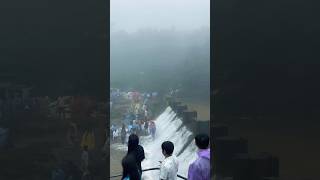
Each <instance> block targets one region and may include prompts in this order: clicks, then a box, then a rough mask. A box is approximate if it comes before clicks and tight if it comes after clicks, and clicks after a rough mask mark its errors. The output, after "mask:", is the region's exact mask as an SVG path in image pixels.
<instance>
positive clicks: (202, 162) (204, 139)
mask: <svg viewBox="0 0 320 180" xmlns="http://www.w3.org/2000/svg"><path fill="white" fill-rule="evenodd" d="M195 143H196V146H197V147H198V149H199V151H198V159H196V160H195V161H194V162H193V163H192V164H191V165H190V166H189V170H188V180H198V179H201V180H210V171H211V167H210V148H209V136H208V135H207V134H198V135H196V137H195Z"/></svg>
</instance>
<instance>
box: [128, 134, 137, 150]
mask: <svg viewBox="0 0 320 180" xmlns="http://www.w3.org/2000/svg"><path fill="white" fill-rule="evenodd" d="M138 145H139V137H138V136H137V135H135V134H131V135H130V136H129V140H128V154H129V153H131V152H132V151H134V150H135V149H137V147H138Z"/></svg>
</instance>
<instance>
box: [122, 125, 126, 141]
mask: <svg viewBox="0 0 320 180" xmlns="http://www.w3.org/2000/svg"><path fill="white" fill-rule="evenodd" d="M126 135H127V132H126V126H125V124H122V128H121V142H122V144H124V143H125V140H126Z"/></svg>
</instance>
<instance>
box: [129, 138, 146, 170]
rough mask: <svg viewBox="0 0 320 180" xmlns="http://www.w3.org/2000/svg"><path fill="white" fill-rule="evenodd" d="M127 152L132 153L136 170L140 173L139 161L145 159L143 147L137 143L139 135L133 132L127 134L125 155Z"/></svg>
mask: <svg viewBox="0 0 320 180" xmlns="http://www.w3.org/2000/svg"><path fill="white" fill-rule="evenodd" d="M128 154H132V155H133V156H134V157H135V160H136V164H137V167H138V170H139V172H140V174H141V173H142V168H141V162H142V161H143V160H144V159H145V155H144V149H143V147H142V146H140V145H139V137H138V136H137V135H135V134H131V135H130V136H129V141H128V153H127V155H128Z"/></svg>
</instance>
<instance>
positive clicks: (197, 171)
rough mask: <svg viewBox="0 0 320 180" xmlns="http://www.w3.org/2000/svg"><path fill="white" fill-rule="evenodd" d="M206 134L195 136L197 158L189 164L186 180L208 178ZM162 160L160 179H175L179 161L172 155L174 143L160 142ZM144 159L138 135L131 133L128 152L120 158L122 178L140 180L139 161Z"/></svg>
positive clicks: (207, 141)
mask: <svg viewBox="0 0 320 180" xmlns="http://www.w3.org/2000/svg"><path fill="white" fill-rule="evenodd" d="M209 141H210V140H209V136H208V135H207V134H198V135H196V136H195V144H196V146H197V147H198V158H197V159H196V160H195V161H194V162H192V163H191V164H190V165H189V170H188V180H209V179H210V172H211V166H210V146H209V143H210V142H209ZM161 149H162V154H163V156H164V160H163V161H160V163H161V165H160V174H159V179H160V180H176V179H177V173H178V169H179V162H178V159H177V157H176V156H174V155H173V152H174V144H173V143H172V142H171V141H165V142H163V143H162V144H161ZM144 159H145V155H144V149H143V147H142V146H141V145H139V137H138V136H137V135H136V134H131V135H130V136H129V140H128V152H127V154H126V156H125V157H124V158H123V159H122V168H123V174H122V178H121V179H122V180H141V177H142V171H143V170H142V168H141V162H142V161H143V160H144Z"/></svg>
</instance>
